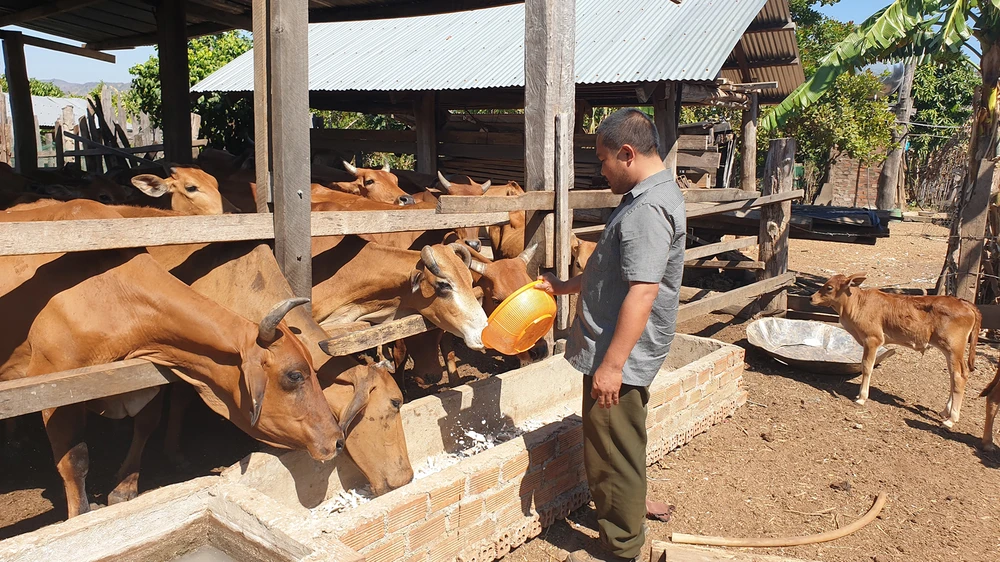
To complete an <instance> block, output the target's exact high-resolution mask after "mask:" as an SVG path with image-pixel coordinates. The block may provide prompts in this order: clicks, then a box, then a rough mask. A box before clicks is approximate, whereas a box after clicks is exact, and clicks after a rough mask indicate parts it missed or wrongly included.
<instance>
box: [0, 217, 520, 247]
mask: <svg viewBox="0 0 1000 562" xmlns="http://www.w3.org/2000/svg"><path fill="white" fill-rule="evenodd" d="M312 215H313V216H312V235H313V236H341V235H348V234H376V233H382V232H405V231H412V230H451V229H454V228H464V227H472V226H488V225H494V224H505V223H507V222H508V220H509V215H508V214H507V213H476V214H454V215H441V214H437V213H435V212H434V211H433V210H423V209H420V210H410V211H329V212H317V213H312ZM273 238H274V219H273V217H272V215H270V214H268V213H255V214H233V215H219V216H179V217H143V218H127V219H100V220H93V219H88V220H74V221H40V222H7V223H0V256H13V255H31V254H47V253H57V252H82V251H89V250H107V249H112V248H137V247H146V246H169V245H171V244H200V243H206V242H233V241H238V240H270V239H273Z"/></svg>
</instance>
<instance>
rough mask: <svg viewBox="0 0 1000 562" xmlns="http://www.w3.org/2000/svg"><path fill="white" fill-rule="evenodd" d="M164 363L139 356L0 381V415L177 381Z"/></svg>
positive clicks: (83, 400) (3, 417) (31, 410)
mask: <svg viewBox="0 0 1000 562" xmlns="http://www.w3.org/2000/svg"><path fill="white" fill-rule="evenodd" d="M177 380H178V378H177V376H176V375H174V374H173V373H172V372H171V371H170V369H168V368H167V367H161V366H159V365H154V364H152V363H150V362H149V361H145V360H142V359H129V360H127V361H118V362H115V363H108V364H106V365H95V366H93V367H84V368H82V369H73V370H70V371H61V372H58V373H51V374H48V375H41V376H37V377H28V378H23V379H15V380H10V381H4V382H0V419H5V418H12V417H14V416H20V415H23V414H30V413H33V412H40V411H42V410H45V409H47V408H55V407H57V406H65V405H67V404H75V403H78V402H85V401H87V400H93V399H95V398H104V397H106V396H114V395H116V394H122V393H124V392H131V391H133V390H141V389H143V388H150V387H154V386H160V385H163V384H167V383H171V382H174V381H177Z"/></svg>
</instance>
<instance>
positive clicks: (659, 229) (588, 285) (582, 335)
mask: <svg viewBox="0 0 1000 562" xmlns="http://www.w3.org/2000/svg"><path fill="white" fill-rule="evenodd" d="M686 224H687V222H686V219H685V213H684V196H683V195H682V194H681V191H680V189H679V188H678V187H677V182H676V181H674V179H673V174H672V173H671V171H670V170H666V171H663V172H659V173H657V174H654V175H652V176H650V177H648V178H646V179H645V180H643V181H641V182H639V184H637V185H636V186H635V187H634V188H632V191H630V192H629V193H627V194H626V195H625V197H624V198H622V202H621V204H619V205H618V208H616V209H615V210H614V212H613V213H612V214H611V217H610V218H609V219H608V224H607V226H606V227H605V229H604V233H603V234H602V235H601V239H600V241H598V243H597V248H596V249H595V250H594V253H593V255H592V256H591V257H590V261H588V262H587V267H586V269H585V270H584V272H583V274H582V275H583V285H582V288H581V291H580V298H579V300H578V301H577V308H576V317H575V318H574V319H573V325H572V327H571V328H570V333H569V337H568V338H567V341H566V355H565V356H566V359H567V360H568V361H569V362H570V364H571V365H573V367H574V368H576V369H577V370H578V371H580V372H582V373H584V374H586V375H593V374H594V371H596V370H597V367H599V366H600V364H601V361H603V360H604V354H605V353H606V352H607V350H608V346H610V344H611V338H612V336H613V334H614V331H615V326H616V324H617V323H618V311H619V310H621V307H622V304H623V302H624V301H625V295H626V294H628V290H629V283H630V282H644V283H659V284H660V290H659V293H658V294H657V296H656V300H655V301H654V302H653V309H652V312H650V315H649V321H648V322H647V323H646V328H645V329H644V330H643V332H642V336H640V337H639V341H638V342H637V343H636V345H635V348H633V350H632V353H631V355H629V358H628V360H627V361H626V363H625V368H624V370H623V372H622V382H623V383H624V384H628V385H633V386H649V385H650V384H651V383H652V382H653V379H654V378H656V373H657V372H658V371H659V370H660V367H661V366H662V365H663V361H664V360H665V359H666V357H667V352H669V351H670V343H671V342H672V341H673V339H674V327H675V324H676V321H677V306H678V302H679V301H678V299H679V297H680V286H681V274H682V273H683V270H684V237H685V231H686V230H687V226H686Z"/></svg>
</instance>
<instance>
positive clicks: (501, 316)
mask: <svg viewBox="0 0 1000 562" xmlns="http://www.w3.org/2000/svg"><path fill="white" fill-rule="evenodd" d="M537 283H538V282H537V281H532V282H531V283H528V284H527V285H525V286H523V287H521V288H520V289H518V290H516V291H514V292H513V293H512V294H511V295H510V296H509V297H507V298H506V299H504V301H503V302H502V303H500V305H499V306H497V308H496V310H494V311H493V314H490V317H489V320H488V322H487V323H486V328H485V329H484V330H483V345H485V346H486V347H489V348H491V349H495V350H497V351H499V352H500V353H503V354H504V355H517V354H518V353H524V352H525V351H528V350H529V349H531V348H532V347H533V346H534V345H535V342H537V341H538V340H540V339H542V337H543V336H545V334H547V333H548V331H549V330H550V329H551V328H552V324H553V323H554V322H555V319H556V299H554V298H552V296H551V295H549V294H548V293H546V292H545V291H542V290H541V289H536V288H535V285H536V284H537Z"/></svg>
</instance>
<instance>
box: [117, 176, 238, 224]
mask: <svg viewBox="0 0 1000 562" xmlns="http://www.w3.org/2000/svg"><path fill="white" fill-rule="evenodd" d="M132 185H134V186H135V187H136V188H138V189H139V190H140V191H142V192H143V193H145V194H146V195H149V196H150V197H162V196H164V195H166V194H168V193H169V194H170V208H171V209H173V210H174V211H177V212H179V213H181V214H185V215H221V214H222V211H223V200H222V195H221V194H220V193H219V182H218V181H216V179H215V178H214V177H213V176H212V175H210V174H208V173H206V172H205V171H203V170H201V169H199V168H194V167H187V166H174V167H172V168H170V177H169V178H166V179H164V178H161V177H159V176H156V175H153V174H141V175H138V176H135V177H133V178H132ZM230 210H233V209H230Z"/></svg>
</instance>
